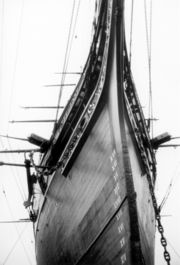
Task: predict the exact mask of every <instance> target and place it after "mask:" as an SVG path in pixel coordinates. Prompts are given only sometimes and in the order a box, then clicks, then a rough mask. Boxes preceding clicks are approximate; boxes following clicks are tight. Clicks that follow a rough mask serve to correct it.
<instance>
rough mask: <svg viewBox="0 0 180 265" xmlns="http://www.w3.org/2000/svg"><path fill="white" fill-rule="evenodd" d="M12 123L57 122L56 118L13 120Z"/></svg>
mask: <svg viewBox="0 0 180 265" xmlns="http://www.w3.org/2000/svg"><path fill="white" fill-rule="evenodd" d="M9 122H10V123H20V122H56V120H12V121H9Z"/></svg>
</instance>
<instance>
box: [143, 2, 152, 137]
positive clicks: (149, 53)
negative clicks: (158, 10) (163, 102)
mask: <svg viewBox="0 0 180 265" xmlns="http://www.w3.org/2000/svg"><path fill="white" fill-rule="evenodd" d="M149 9H150V14H149V25H148V15H147V3H146V0H144V15H145V31H146V45H147V57H148V76H149V106H148V117H149V118H148V119H149V121H150V130H151V137H152V138H153V105H152V71H151V63H152V62H151V61H152V0H150V8H149ZM148 28H149V29H148Z"/></svg>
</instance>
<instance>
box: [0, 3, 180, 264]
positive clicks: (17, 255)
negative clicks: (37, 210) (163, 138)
mask: <svg viewBox="0 0 180 265" xmlns="http://www.w3.org/2000/svg"><path fill="white" fill-rule="evenodd" d="M125 2H126V3H127V13H126V14H127V17H128V18H129V13H130V12H129V10H130V9H129V5H130V3H131V1H130V0H126V1H125ZM134 2H135V6H134V22H133V43H132V70H133V76H134V80H135V83H136V87H137V90H138V92H139V96H140V99H141V102H142V106H143V110H144V112H145V114H147V113H148V64H147V46H146V35H145V22H144V21H145V20H144V1H143V0H137V1H134ZM72 3H73V1H72V0H66V1H62V0H61V1H60V0H31V1H27V0H0V17H1V24H0V121H1V122H0V134H7V133H8V134H9V135H13V136H18V137H27V136H28V135H29V134H31V133H37V134H39V135H41V136H43V137H47V138H48V137H49V136H50V134H51V132H52V125H51V124H42V123H41V124H9V123H8V120H21V119H54V118H55V115H56V113H55V111H49V110H43V111H42V110H39V111H38V112H37V111H34V110H23V109H21V108H20V107H19V106H28V105H56V104H57V97H58V88H55V87H51V88H47V87H44V85H47V84H56V83H59V82H60V76H59V75H57V74H55V72H60V71H62V67H63V61H64V54H65V49H66V42H67V36H68V28H69V23H70V14H71V9H72ZM149 3H150V1H149V0H147V6H149ZM179 5H180V4H179V0H171V1H168V0H156V1H153V13H152V20H153V23H152V89H153V110H154V117H155V118H156V119H158V120H157V121H155V122H154V136H156V135H158V134H161V133H163V132H166V131H168V132H169V133H170V134H171V135H172V136H180V123H179V114H180V104H179V98H180V89H179V85H180V81H179V69H180V54H179V47H180V32H179V25H180V16H179V13H180V6H179ZM77 6H78V0H77V1H76V9H77ZM93 11H94V1H93V0H83V1H81V4H80V10H79V16H78V20H77V27H76V31H75V34H74V36H73V45H72V50H71V57H70V60H69V66H68V69H69V71H81V70H82V68H83V65H84V62H85V60H86V57H87V54H88V49H89V45H90V42H91V37H92V24H91V23H92V14H93ZM148 17H149V9H148ZM126 22H127V23H126V28H127V32H126V36H127V44H128V45H129V20H128V19H127V21H126ZM76 81H77V77H75V76H74V77H73V78H72V79H71V80H67V82H76ZM71 92H72V88H66V89H65V92H64V93H63V96H62V104H65V101H66V100H67V97H68V96H69V95H70V94H71ZM173 143H175V141H174V142H173ZM176 143H178V140H176ZM179 143H180V141H179ZM22 144H23V145H22ZM0 145H1V147H0V149H5V148H7V149H10V148H14V149H15V148H20V147H21V148H22V146H23V147H28V148H30V147H31V146H30V145H29V144H26V145H24V143H22V142H18V141H9V142H8V141H6V140H5V139H3V138H1V139H0ZM0 160H4V161H11V162H23V161H24V156H23V155H22V154H21V155H16V156H12V155H6V156H5V155H1V156H0ZM157 169H158V176H157V183H156V193H157V197H158V201H159V202H161V201H162V198H163V197H164V195H165V192H166V190H167V188H168V185H169V183H170V181H171V180H173V185H172V191H171V193H170V195H169V198H168V201H167V203H166V204H165V206H164V208H163V212H162V214H163V215H170V216H169V217H163V218H162V222H163V224H164V226H165V236H166V237H167V240H168V242H169V245H168V250H169V251H170V253H171V256H172V264H173V265H178V264H180V229H179V223H180V209H179V205H178V202H179V199H180V198H179V186H180V151H179V149H178V148H177V149H174V148H162V149H160V150H158V151H157ZM0 177H1V184H0V204H1V212H0V220H18V219H19V218H27V212H26V211H25V210H24V207H23V200H25V199H26V198H27V188H26V176H25V171H24V170H23V169H21V170H20V169H19V168H7V167H1V168H0ZM0 235H1V237H0V264H7V265H12V264H13V265H14V264H20V265H26V264H27V265H28V264H35V261H34V260H35V258H34V239H33V234H32V225H31V224H17V225H16V226H15V225H13V224H9V225H4V224H0ZM19 237H20V238H21V240H19V241H18V243H17V244H16V241H17V239H18V238H19ZM156 253H157V254H156V265H163V264H165V262H164V261H163V250H162V247H161V246H160V245H159V237H158V236H157V246H156Z"/></svg>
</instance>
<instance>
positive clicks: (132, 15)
mask: <svg viewBox="0 0 180 265" xmlns="http://www.w3.org/2000/svg"><path fill="white" fill-rule="evenodd" d="M133 17H134V0H131V26H130V43H129V65H130V67H131V57H132V35H133Z"/></svg>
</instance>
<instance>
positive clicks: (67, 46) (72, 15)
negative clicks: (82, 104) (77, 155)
mask: <svg viewBox="0 0 180 265" xmlns="http://www.w3.org/2000/svg"><path fill="white" fill-rule="evenodd" d="M74 10H75V0H74V1H73V6H72V11H71V20H70V25H69V33H68V39H67V45H66V52H65V58H64V64H63V70H62V72H63V73H64V72H65V68H66V61H67V54H68V49H69V43H70V36H71V30H72V23H73V17H74ZM64 81H65V75H64V74H63V75H62V77H61V83H60V89H59V96H58V103H57V107H58V106H59V105H60V101H61V96H62V89H63V88H62V87H63V86H62V85H63V84H64ZM58 113H59V109H58V108H57V111H56V117H55V123H56V122H57V119H58Z"/></svg>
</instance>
